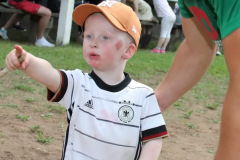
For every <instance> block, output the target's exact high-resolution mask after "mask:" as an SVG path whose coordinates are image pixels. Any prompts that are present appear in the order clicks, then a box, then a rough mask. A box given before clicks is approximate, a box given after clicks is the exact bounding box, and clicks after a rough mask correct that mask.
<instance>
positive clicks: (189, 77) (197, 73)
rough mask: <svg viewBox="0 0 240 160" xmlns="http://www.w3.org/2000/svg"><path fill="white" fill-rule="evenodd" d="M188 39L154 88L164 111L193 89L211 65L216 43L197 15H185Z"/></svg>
mask: <svg viewBox="0 0 240 160" xmlns="http://www.w3.org/2000/svg"><path fill="white" fill-rule="evenodd" d="M182 25H183V32H184V35H185V40H184V41H183V42H182V43H181V45H180V47H179V49H178V51H177V53H176V56H175V58H174V61H173V63H172V65H171V68H170V70H169V72H168V74H167V75H166V77H165V79H164V80H163V82H162V83H161V85H160V86H158V88H157V89H156V90H155V94H156V97H157V100H158V104H159V106H160V107H161V111H164V110H166V109H167V107H169V106H170V105H171V104H172V103H174V102H175V101H176V100H178V99H179V98H180V97H181V96H182V95H183V94H185V93H186V92H187V91H188V90H189V89H191V88H192V87H193V86H194V85H195V84H196V83H197V82H198V81H199V80H200V79H201V78H202V76H203V75H204V73H205V72H206V70H207V69H208V68H209V66H210V64H211V62H212V60H213V58H214V57H215V53H216V45H215V44H214V42H213V41H212V40H211V38H210V37H209V35H207V32H206V31H205V30H204V28H203V27H202V26H200V24H199V22H198V21H197V20H196V19H195V18H182Z"/></svg>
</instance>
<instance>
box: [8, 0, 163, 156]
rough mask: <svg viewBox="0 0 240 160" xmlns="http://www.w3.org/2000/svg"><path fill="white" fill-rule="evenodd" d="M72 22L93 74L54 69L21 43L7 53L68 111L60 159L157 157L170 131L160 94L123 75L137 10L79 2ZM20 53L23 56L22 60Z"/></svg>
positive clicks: (135, 38) (136, 29)
mask: <svg viewBox="0 0 240 160" xmlns="http://www.w3.org/2000/svg"><path fill="white" fill-rule="evenodd" d="M73 20H74V21H75V22H76V23H77V24H78V25H80V26H83V28H84V41H83V55H84V58H85V60H86V62H87V63H88V64H89V65H90V66H91V67H92V72H91V73H90V74H88V73H83V72H82V71H81V70H78V69H76V70H74V71H65V70H56V69H54V68H53V67H52V66H51V65H50V64H49V63H48V62H47V61H45V60H43V59H39V58H37V57H35V56H33V55H31V54H30V53H28V52H26V51H25V50H23V49H22V48H21V47H20V46H15V50H13V51H11V52H10V53H9V54H8V56H7V57H6V65H7V67H8V68H9V69H10V70H14V69H17V68H19V67H21V68H22V70H24V71H25V72H26V73H27V74H28V75H29V76H30V77H32V78H33V79H35V80H37V81H38V82H40V83H42V84H44V85H46V86H47V88H48V100H50V101H53V102H59V103H60V104H61V105H63V106H64V107H65V108H66V109H67V112H68V123H69V126H68V129H67V132H66V138H65V142H64V147H63V155H62V159H64V160H73V159H77V160H79V159H82V160H93V159H99V160H113V159H114V160H136V159H140V160H158V158H159V155H160V151H161V147H162V139H161V137H165V136H167V130H166V126H165V122H164V119H163V117H162V115H161V111H160V109H159V106H158V103H157V100H156V97H155V95H154V92H153V90H152V89H151V88H149V87H148V86H146V85H143V84H140V83H138V82H136V81H134V80H132V79H131V78H130V76H129V75H128V74H127V73H124V68H125V65H126V62H127V60H128V59H130V58H131V57H132V56H133V55H134V53H135V51H136V49H137V46H138V42H139V38H140V33H141V24H140V22H139V20H138V18H137V16H136V14H135V13H134V11H133V10H132V9H131V8H130V7H128V6H126V5H125V4H123V3H120V2H117V1H104V2H102V3H100V4H99V5H98V6H96V5H92V4H83V5H80V6H78V7H77V8H75V10H74V12H73ZM19 56H22V57H24V59H25V60H24V61H23V62H22V63H21V64H19V62H18V57H19Z"/></svg>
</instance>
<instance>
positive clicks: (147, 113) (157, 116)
mask: <svg viewBox="0 0 240 160" xmlns="http://www.w3.org/2000/svg"><path fill="white" fill-rule="evenodd" d="M144 101H145V102H144V106H143V110H142V117H141V129H142V141H143V142H144V141H149V140H152V139H156V138H159V137H167V135H168V132H167V128H166V124H165V121H164V119H163V116H162V113H161V111H160V107H159V105H158V102H157V99H156V96H155V94H154V92H153V91H152V92H151V93H150V94H148V95H147V96H146V98H145V100H144Z"/></svg>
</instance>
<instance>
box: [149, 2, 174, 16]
mask: <svg viewBox="0 0 240 160" xmlns="http://www.w3.org/2000/svg"><path fill="white" fill-rule="evenodd" d="M153 5H154V9H155V11H156V13H157V16H158V17H169V18H172V17H175V14H174V12H173V10H172V8H171V7H170V6H169V4H168V1H167V0H153Z"/></svg>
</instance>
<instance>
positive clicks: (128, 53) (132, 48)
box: [122, 43, 137, 59]
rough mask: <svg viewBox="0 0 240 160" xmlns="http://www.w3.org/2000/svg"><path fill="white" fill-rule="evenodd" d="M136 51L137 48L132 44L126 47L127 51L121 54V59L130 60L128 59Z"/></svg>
mask: <svg viewBox="0 0 240 160" xmlns="http://www.w3.org/2000/svg"><path fill="white" fill-rule="evenodd" d="M136 50H137V47H136V46H135V45H134V44H133V43H130V44H129V45H128V48H127V50H126V51H125V52H124V53H123V55H122V58H123V59H130V58H132V56H133V55H134V53H135V52H136Z"/></svg>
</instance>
